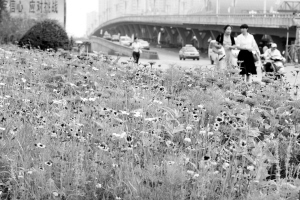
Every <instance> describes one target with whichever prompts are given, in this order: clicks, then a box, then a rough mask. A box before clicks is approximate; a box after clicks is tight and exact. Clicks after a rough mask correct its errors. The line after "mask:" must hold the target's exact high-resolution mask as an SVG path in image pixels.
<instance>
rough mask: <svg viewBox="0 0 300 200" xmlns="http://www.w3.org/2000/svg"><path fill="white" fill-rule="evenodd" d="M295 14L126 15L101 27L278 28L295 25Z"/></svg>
mask: <svg viewBox="0 0 300 200" xmlns="http://www.w3.org/2000/svg"><path fill="white" fill-rule="evenodd" d="M294 18H295V16H294V15H291V14H270V13H268V14H220V15H215V14H206V15H144V16H141V15H124V16H121V17H118V18H115V19H111V20H109V21H107V22H104V23H103V24H101V25H100V27H99V28H101V27H105V26H108V25H112V24H115V23H121V22H152V23H161V22H163V23H168V24H213V25H217V24H220V25H224V24H231V25H240V24H243V23H247V24H249V25H251V26H256V27H262V26H263V27H266V28H278V27H291V26H293V25H294V21H293V19H294Z"/></svg>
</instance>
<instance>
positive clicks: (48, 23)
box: [19, 19, 69, 50]
mask: <svg viewBox="0 0 300 200" xmlns="http://www.w3.org/2000/svg"><path fill="white" fill-rule="evenodd" d="M19 45H20V46H25V45H26V46H29V47H30V48H40V49H42V50H46V49H49V48H52V49H54V50H57V49H58V48H62V49H68V47H69V39H68V35H67V33H66V31H65V30H64V28H63V27H61V26H60V25H59V24H58V23H57V21H55V20H49V19H47V20H44V21H41V22H38V23H37V24H36V25H35V26H33V27H32V28H31V29H30V30H29V31H28V32H27V33H26V34H25V35H24V36H23V37H22V38H21V40H20V41H19Z"/></svg>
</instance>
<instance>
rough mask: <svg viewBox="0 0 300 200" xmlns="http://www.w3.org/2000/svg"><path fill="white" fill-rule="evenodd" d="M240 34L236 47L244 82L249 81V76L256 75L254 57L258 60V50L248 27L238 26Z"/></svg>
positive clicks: (244, 25)
mask: <svg viewBox="0 0 300 200" xmlns="http://www.w3.org/2000/svg"><path fill="white" fill-rule="evenodd" d="M240 29H241V34H240V35H239V36H238V37H237V40H236V46H237V48H238V49H239V50H240V52H239V55H238V61H239V62H241V70H242V71H241V72H240V74H241V75H243V76H245V79H246V82H250V81H251V75H253V74H257V71H256V66H255V62H256V60H255V56H257V58H259V49H258V46H257V43H256V41H255V39H254V37H253V35H251V34H250V33H248V29H249V27H248V25H247V24H243V25H241V26H240Z"/></svg>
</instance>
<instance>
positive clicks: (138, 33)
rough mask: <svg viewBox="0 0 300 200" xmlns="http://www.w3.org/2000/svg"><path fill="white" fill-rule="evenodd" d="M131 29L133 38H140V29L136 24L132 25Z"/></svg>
mask: <svg viewBox="0 0 300 200" xmlns="http://www.w3.org/2000/svg"><path fill="white" fill-rule="evenodd" d="M133 29H134V32H135V36H137V37H138V38H142V37H143V36H142V31H141V29H140V27H139V26H138V25H137V24H133Z"/></svg>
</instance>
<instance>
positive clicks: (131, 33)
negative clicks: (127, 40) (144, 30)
mask: <svg viewBox="0 0 300 200" xmlns="http://www.w3.org/2000/svg"><path fill="white" fill-rule="evenodd" d="M127 27H128V28H129V30H130V35H129V37H132V35H134V36H135V35H136V32H135V30H134V26H133V25H132V24H128V25H127Z"/></svg>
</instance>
